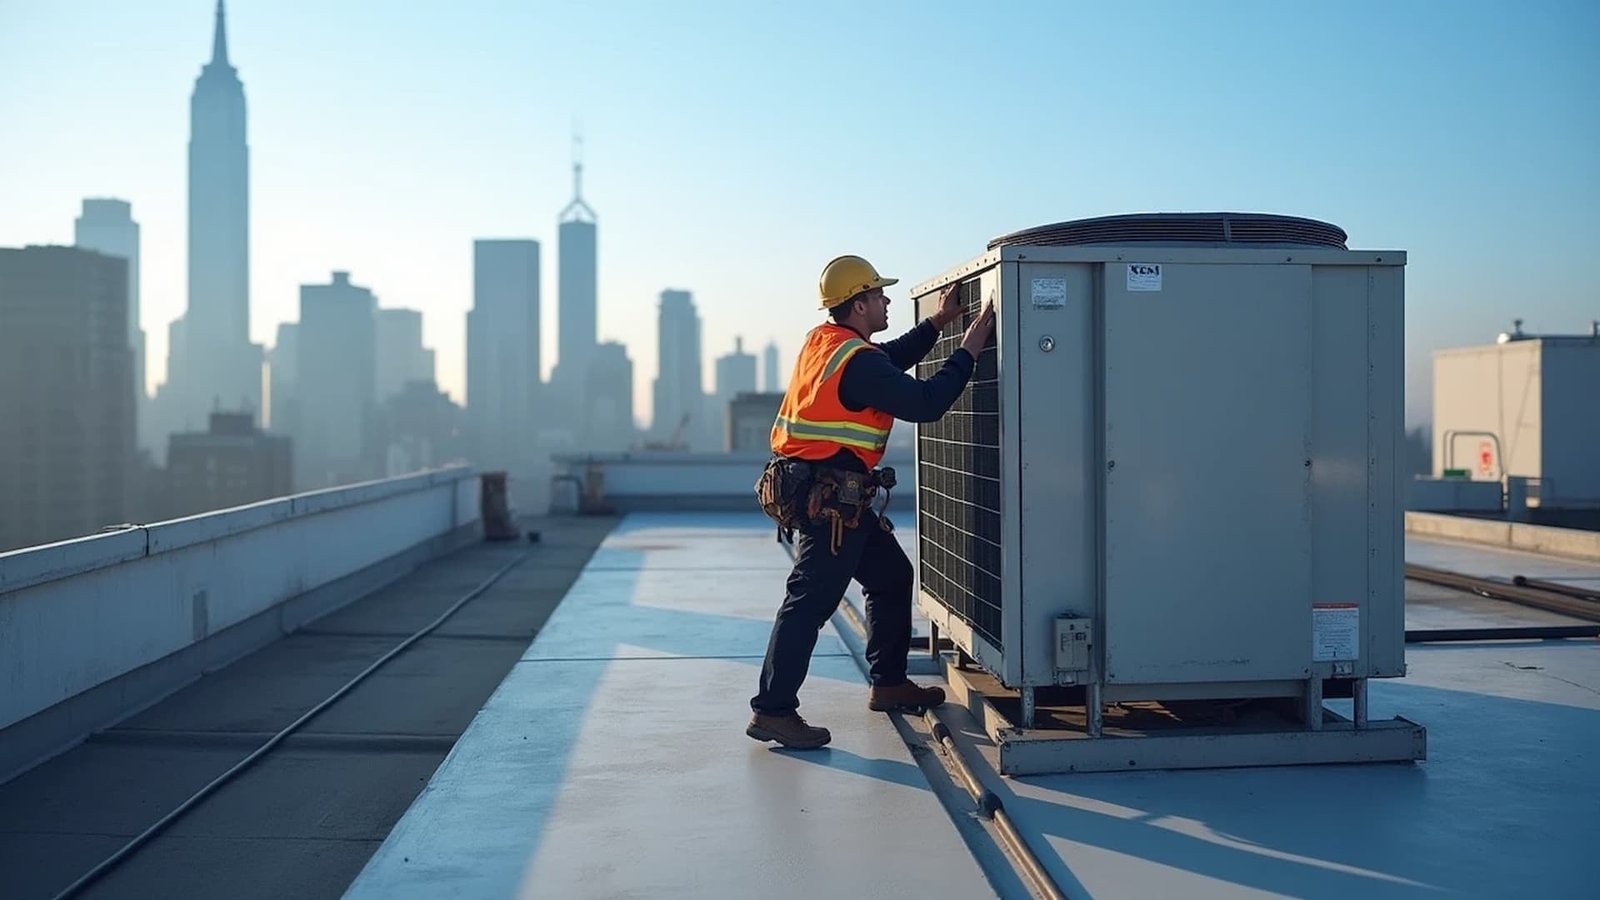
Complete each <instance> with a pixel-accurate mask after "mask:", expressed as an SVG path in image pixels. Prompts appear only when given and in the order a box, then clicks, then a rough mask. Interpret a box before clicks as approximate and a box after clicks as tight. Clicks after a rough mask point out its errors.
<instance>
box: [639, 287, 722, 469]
mask: <svg viewBox="0 0 1600 900" xmlns="http://www.w3.org/2000/svg"><path fill="white" fill-rule="evenodd" d="M656 340H657V353H656V361H657V370H656V380H655V385H654V396H653V397H652V398H651V399H652V401H653V402H652V411H653V415H652V417H651V423H650V427H651V431H653V432H654V433H655V435H656V436H657V438H660V439H669V438H671V437H674V436H676V437H677V438H679V439H681V440H683V441H685V442H686V443H688V444H689V446H690V447H691V448H693V449H699V450H706V449H709V447H708V446H707V445H706V441H705V437H704V436H705V435H707V434H710V435H717V436H718V437H720V433H719V432H720V427H721V416H720V415H718V416H717V422H716V424H717V427H716V428H712V427H710V426H708V424H707V422H706V421H705V420H706V418H707V415H706V406H707V404H706V402H705V401H706V398H705V389H704V387H703V385H704V381H703V378H702V371H703V370H702V364H701V356H700V352H701V351H700V347H701V344H700V314H699V313H698V312H696V310H695V305H694V296H693V295H692V294H690V293H689V292H688V291H680V290H665V291H662V292H661V304H660V307H659V311H658V314H657V321H656ZM719 443H720V441H719Z"/></svg>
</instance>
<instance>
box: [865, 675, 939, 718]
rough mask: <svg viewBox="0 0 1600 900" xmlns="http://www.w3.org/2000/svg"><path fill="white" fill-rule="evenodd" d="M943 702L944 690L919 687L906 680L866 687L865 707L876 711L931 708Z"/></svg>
mask: <svg viewBox="0 0 1600 900" xmlns="http://www.w3.org/2000/svg"><path fill="white" fill-rule="evenodd" d="M943 702H944V690H943V689H941V688H936V687H920V686H918V685H917V684H915V683H914V682H910V681H906V682H902V683H900V684H894V685H887V686H884V685H876V684H875V685H873V686H872V687H870V688H868V689H867V708H868V709H872V710H875V711H877V712H892V711H894V710H917V709H931V708H933V707H935V706H938V705H939V704H941V703H943Z"/></svg>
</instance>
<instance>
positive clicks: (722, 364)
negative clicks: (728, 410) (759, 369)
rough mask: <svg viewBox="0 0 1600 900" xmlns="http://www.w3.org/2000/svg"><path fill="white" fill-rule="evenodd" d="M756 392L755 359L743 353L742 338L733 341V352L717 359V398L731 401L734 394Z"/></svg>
mask: <svg viewBox="0 0 1600 900" xmlns="http://www.w3.org/2000/svg"><path fill="white" fill-rule="evenodd" d="M755 390H756V358H755V356H754V355H752V354H749V353H746V352H744V338H742V337H736V338H734V339H733V352H732V353H729V354H728V355H727V356H722V357H718V359H717V398H718V399H719V400H722V401H727V400H732V399H733V397H734V395H735V394H753V393H755Z"/></svg>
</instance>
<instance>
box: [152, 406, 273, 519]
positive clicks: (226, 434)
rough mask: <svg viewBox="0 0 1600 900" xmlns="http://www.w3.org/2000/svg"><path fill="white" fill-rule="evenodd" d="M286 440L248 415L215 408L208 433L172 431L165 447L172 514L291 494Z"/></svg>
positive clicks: (184, 514)
mask: <svg viewBox="0 0 1600 900" xmlns="http://www.w3.org/2000/svg"><path fill="white" fill-rule="evenodd" d="M291 457H292V454H291V449H290V441H289V438H287V437H284V436H281V435H275V434H267V433H265V432H263V431H261V430H260V429H259V428H257V427H256V424H255V417H254V416H252V415H251V414H249V413H229V412H214V413H212V414H211V422H210V428H209V430H207V431H202V432H191V433H187V434H174V435H172V437H171V440H170V443H169V445H168V447H167V495H168V497H169V498H170V500H169V503H170V508H169V509H168V511H167V515H168V516H170V517H172V518H177V517H180V516H192V515H195V514H197V513H203V512H210V511H212V510H217V509H228V508H230V507H234V506H244V505H245V504H248V503H256V502H258V501H261V500H268V499H271V498H273V497H284V496H288V495H289V494H291V493H293V492H294V491H293V481H292V472H293V466H292V459H291Z"/></svg>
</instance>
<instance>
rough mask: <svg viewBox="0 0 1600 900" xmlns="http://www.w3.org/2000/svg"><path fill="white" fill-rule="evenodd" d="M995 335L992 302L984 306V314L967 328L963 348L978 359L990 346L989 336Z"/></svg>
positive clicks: (962, 342) (962, 343)
mask: <svg viewBox="0 0 1600 900" xmlns="http://www.w3.org/2000/svg"><path fill="white" fill-rule="evenodd" d="M993 333H994V301H993V300H990V301H989V302H987V303H985V304H984V305H983V312H981V313H979V314H978V317H977V318H976V319H973V320H972V324H971V325H968V326H967V335H966V337H964V338H962V340H961V348H962V349H963V350H966V351H967V352H968V353H971V354H972V358H973V359H977V358H978V355H979V354H980V353H982V352H983V348H984V347H987V346H988V345H989V335H991V334H993Z"/></svg>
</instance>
